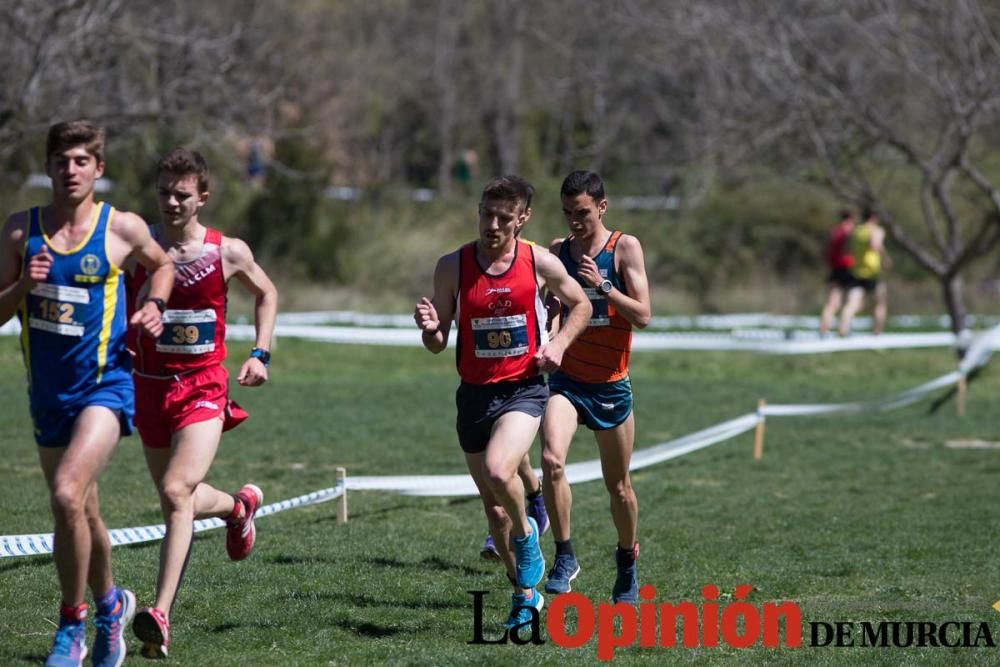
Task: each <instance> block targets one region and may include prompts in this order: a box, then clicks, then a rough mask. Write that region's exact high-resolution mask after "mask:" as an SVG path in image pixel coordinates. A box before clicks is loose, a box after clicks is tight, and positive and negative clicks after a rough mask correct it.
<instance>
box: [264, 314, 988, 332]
mask: <svg viewBox="0 0 1000 667" xmlns="http://www.w3.org/2000/svg"><path fill="white" fill-rule="evenodd" d="M966 319H967V324H968V326H994V325H996V324H997V323H1000V318H997V317H995V316H989V315H987V316H981V315H969V316H968V317H967V318H966ZM278 323H279V324H309V325H316V324H344V325H349V326H359V327H400V328H409V327H412V326H413V317H412V316H410V315H406V314H398V313H396V314H373V313H359V312H357V311H353V310H326V311H317V312H300V313H281V314H279V315H278ZM871 325H872V320H871V318H870V317H857V318H855V319H854V322H853V328H854V329H855V330H861V331H863V330H868V329H871ZM889 325H890V326H892V327H894V328H908V329H913V328H917V327H937V328H939V329H948V328H950V326H951V320H950V319H949V318H948V316H947V315H939V316H924V315H894V316H892V317H890V318H889ZM649 326H650V327H651V328H653V329H706V330H739V329H747V328H762V327H763V328H769V329H784V330H787V329H807V330H809V331H813V332H815V331H816V330H818V329H819V317H817V316H815V315H775V314H772V313H731V314H728V315H656V316H654V317H653V318H652V319H651V320H650V323H649ZM777 333H782V334H783V332H777Z"/></svg>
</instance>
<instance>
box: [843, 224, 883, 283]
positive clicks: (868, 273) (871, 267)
mask: <svg viewBox="0 0 1000 667" xmlns="http://www.w3.org/2000/svg"><path fill="white" fill-rule="evenodd" d="M874 232H875V227H874V226H873V225H867V224H866V225H858V226H857V227H855V228H854V231H853V232H851V236H850V241H849V245H850V249H851V255H852V256H853V257H854V266H852V267H851V274H852V275H854V276H855V277H856V278H862V279H864V280H874V279H875V278H878V277H879V275H880V274H881V273H882V256H881V255H880V254H879V253H878V251H877V250H875V249H873V248H872V234H873V233H874Z"/></svg>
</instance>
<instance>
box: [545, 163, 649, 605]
mask: <svg viewBox="0 0 1000 667" xmlns="http://www.w3.org/2000/svg"><path fill="white" fill-rule="evenodd" d="M560 194H561V198H562V208H563V215H564V216H565V217H566V222H567V225H568V226H569V231H570V235H569V236H568V237H567V238H565V239H559V240H557V241H555V242H554V243H553V244H552V246H551V248H550V249H551V250H552V252H554V253H556V254H558V256H559V259H560V260H561V261H562V263H563V264H564V265H565V266H566V270H567V271H568V273H569V275H571V276H572V277H573V278H574V279H576V280H577V281H578V282H579V284H580V285H581V286H582V287H583V288H584V290H585V291H586V294H587V296H588V298H589V299H590V303H591V305H592V310H593V314H592V315H591V318H590V322H589V324H588V326H587V328H586V330H585V331H584V332H583V333H582V334H580V336H579V337H578V338H577V339H576V340H574V341H573V344H572V345H570V346H569V348H568V349H567V350H566V354H565V355H564V356H563V363H562V365H561V366H560V368H559V370H558V371H556V372H554V373H552V374H551V375H550V376H549V390H550V392H551V396H550V397H549V404H548V406H546V408H545V418H544V420H543V423H542V473H543V474H542V485H543V488H544V495H545V503H546V507H547V509H548V515H549V521H550V523H551V525H552V535H553V537H554V538H555V546H556V558H555V563H554V564H553V566H552V569H551V570H550V571H549V577H548V581H547V582H546V583H545V590H546V592H549V593H566V592H569V591H570V590H571V582H572V581H573V579H575V578H576V576H577V575H578V574H579V573H580V565H579V563H578V562H577V559H576V554H575V552H574V550H573V543H572V540H571V539H570V513H571V506H572V503H573V494H572V491H571V490H570V485H569V480H568V479H566V457H567V455H568V453H569V446H570V442H571V441H572V440H573V435H574V434H575V433H576V429H577V424H578V423H584V424H586V425H587V427H588V428H589V429H590V430H592V431H593V432H594V437H595V439H596V440H597V444H598V447H599V448H600V455H601V470H602V472H603V474H604V485H605V487H606V488H607V490H608V493H609V494H610V496H611V518H612V520H613V521H614V524H615V528H616V530H617V532H618V549H617V551H616V553H615V562H616V567H617V576H616V578H615V583H614V586H613V587H612V590H611V597H612V600H613V601H614V602H630V603H635V602H636V601H637V599H638V582H637V578H636V576H637V575H636V557H637V556H638V553H639V543H638V542H637V541H636V533H637V524H638V516H639V506H638V501H637V500H636V497H635V492H634V491H633V490H632V482H631V478H630V477H629V472H628V470H629V462H630V461H631V457H632V446H633V442H634V440H635V417H634V414H633V411H632V385H631V383H630V381H629V376H628V362H629V355H630V353H631V349H632V328H633V327H640V328H642V327H644V326H646V325H647V324H648V323H649V318H650V303H649V283H648V281H647V279H646V268H645V264H644V261H643V257H642V246H641V245H640V243H639V240H638V239H636V238H635V237H634V236H629V235H627V234H622V233H621V232H620V231H611V230H609V229H607V227H605V226H604V214H605V213H606V212H607V209H608V200H607V198H606V197H605V195H604V183H603V182H602V181H601V178H600V176H598V175H597V174H595V173H593V172H589V171H575V172H573V173H571V174H570V175H569V176H567V177H566V179H565V180H564V181H563V184H562V188H561V192H560Z"/></svg>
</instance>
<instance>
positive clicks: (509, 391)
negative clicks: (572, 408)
mask: <svg viewBox="0 0 1000 667" xmlns="http://www.w3.org/2000/svg"><path fill="white" fill-rule="evenodd" d="M530 193H531V185H530V184H529V183H528V182H527V181H525V180H524V179H522V178H519V177H516V176H503V177H500V178H496V179H494V180H492V181H490V182H489V183H488V184H487V185H486V187H485V188H484V189H483V193H482V197H481V199H480V202H479V239H478V240H476V241H474V242H472V243H469V244H466V245H464V246H462V247H461V248H459V249H458V250H456V251H454V252H451V253H449V254H447V255H444V256H443V257H441V258H440V259H439V260H438V263H437V267H436V268H435V270H434V296H433V298H431V299H428V298H426V297H425V298H422V299H421V300H420V301H419V302H418V303H417V305H416V308H415V309H414V313H413V317H414V320H415V321H416V323H417V326H418V327H419V328H420V330H421V337H422V340H423V344H424V347H426V348H427V349H428V350H430V351H431V352H433V353H435V354H437V353H439V352H441V351H443V350H444V349H445V347H446V346H447V345H448V332H449V331H450V329H451V323H452V321H453V320H454V321H455V323H456V324H457V326H458V343H457V350H456V358H457V365H458V373H459V376H460V377H461V380H462V381H461V384H460V385H459V387H458V391H457V392H456V395H455V402H456V404H457V407H458V419H457V423H456V426H457V430H458V442H459V445H460V446H461V448H462V451H463V452H464V454H465V463H466V466H467V467H468V469H469V473H470V474H471V475H472V479H473V480H474V481H475V483H476V488H478V489H479V495H480V497H481V499H482V502H483V509H484V511H485V512H486V518H487V520H488V522H489V525H490V532H491V533H492V535H493V539H494V542H495V544H496V547H497V549H498V550H499V552H500V557H501V558H502V559H503V562H504V564H505V566H506V568H507V576H508V578H509V579H510V581H511V583H512V585H513V586H514V593H513V597H512V606H511V612H510V616H509V617H508V619H507V623H506V625H507V627H508V628H519V627H522V626H524V625H525V624H530V623H531V622H532V620H533V619H537V614H538V611H539V610H541V608H542V605H543V603H544V599H543V597H542V595H541V593H539V592H538V591H537V590H535V586H536V585H538V583H539V582H540V581H541V579H542V577H543V576H544V575H545V559H544V558H543V557H542V551H541V547H540V546H539V542H538V535H539V531H538V525H537V524H536V522H535V520H534V519H532V518H531V517H529V516H528V514H527V512H526V509H525V500H524V485H523V483H522V482H521V478H520V477H519V476H518V474H517V468H518V465H519V464H520V462H521V461H522V460H523V458H524V455H525V454H526V453H527V452H528V450H529V449H530V448H531V443H532V441H533V440H534V439H535V434H536V433H537V432H538V426H539V422H540V421H541V417H542V413H543V412H544V411H545V401H546V399H547V398H548V388H547V387H546V386H545V378H544V377H543V376H542V375H541V373H543V372H550V371H552V370H554V369H555V368H556V367H558V365H559V364H560V363H561V362H562V360H563V352H564V351H565V350H566V347H567V346H568V345H569V344H570V343H571V342H572V340H573V338H575V337H576V335H577V334H578V333H579V332H580V331H582V330H583V328H584V327H585V326H586V323H587V318H588V317H589V316H590V304H589V303H588V302H587V298H586V296H585V295H584V293H583V290H582V289H581V288H580V286H579V285H578V284H577V283H576V281H574V280H573V279H571V278H570V277H569V275H568V274H567V273H566V269H565V268H563V266H562V264H561V263H560V262H559V260H558V259H557V258H556V257H554V256H553V255H552V254H551V253H549V252H548V251H547V250H545V249H544V248H539V247H537V246H535V245H534V244H530V243H526V242H524V241H521V240H520V239H518V235H519V234H520V232H521V229H522V227H523V226H524V224H525V222H526V221H527V219H528V212H527V208H528V202H529V200H530ZM543 289H548V290H549V291H551V292H552V293H554V294H555V295H556V296H558V297H559V298H560V299H562V301H563V303H565V304H566V306H567V309H568V314H567V317H566V321H565V323H564V325H563V328H562V330H561V331H560V332H559V333H558V334H557V335H555V336H554V337H553V338H552V339H551V340H546V338H545V335H544V334H545V320H546V312H545V308H544V304H543V302H542V299H541V294H542V290H543Z"/></svg>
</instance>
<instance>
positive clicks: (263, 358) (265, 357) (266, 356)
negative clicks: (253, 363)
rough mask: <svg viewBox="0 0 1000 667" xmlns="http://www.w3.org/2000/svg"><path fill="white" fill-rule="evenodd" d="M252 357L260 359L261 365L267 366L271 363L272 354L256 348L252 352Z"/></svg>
mask: <svg viewBox="0 0 1000 667" xmlns="http://www.w3.org/2000/svg"><path fill="white" fill-rule="evenodd" d="M250 357H251V358H252V359H260V363H262V364H264V365H265V366H267V365H268V364H270V363H271V353H270V352H269V351H267V350H265V349H264V348H262V347H255V348H253V349H252V350H250Z"/></svg>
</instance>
